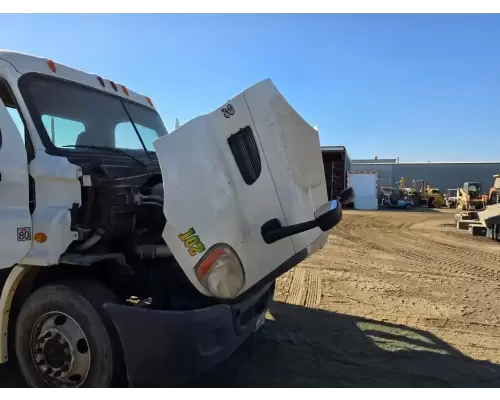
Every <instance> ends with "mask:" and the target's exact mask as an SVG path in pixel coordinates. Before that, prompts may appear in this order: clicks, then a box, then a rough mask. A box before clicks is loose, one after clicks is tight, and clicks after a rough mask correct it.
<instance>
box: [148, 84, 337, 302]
mask: <svg viewBox="0 0 500 400" xmlns="http://www.w3.org/2000/svg"><path fill="white" fill-rule="evenodd" d="M229 103H230V104H231V105H232V106H233V108H234V114H232V115H226V116H225V113H224V112H223V110H222V109H223V108H226V107H227V104H226V105H225V106H222V107H220V108H218V109H216V110H215V111H214V112H212V113H211V114H208V115H204V116H201V117H198V118H195V119H194V120H192V121H190V122H188V123H186V124H184V125H182V126H181V127H180V128H178V129H177V130H175V131H174V132H172V133H171V134H169V135H167V136H164V137H162V138H159V139H157V140H156V141H155V142H154V145H155V148H156V152H157V155H158V158H159V160H160V164H161V168H162V174H163V182H164V187H165V188H167V189H166V190H165V203H164V212H165V215H166V218H167V224H166V227H165V230H164V232H163V237H164V239H165V241H166V242H167V244H168V245H169V247H170V249H171V250H172V252H173V254H174V256H175V258H176V259H177V261H178V262H179V264H180V265H181V267H182V268H183V270H184V272H185V273H186V275H187V276H188V278H189V279H190V280H191V282H192V283H193V285H194V286H195V287H197V288H198V290H200V291H201V292H203V293H207V292H206V291H205V289H204V288H203V287H202V286H201V285H200V284H199V282H198V280H197V278H196V276H195V271H194V267H195V265H196V264H197V262H198V261H199V260H200V258H201V256H202V254H198V255H195V256H190V255H189V253H188V251H187V249H186V248H185V247H184V245H183V243H182V242H181V241H180V240H179V238H178V235H179V234H182V233H184V232H186V231H188V230H189V229H190V228H194V229H195V230H196V233H197V235H199V238H200V239H201V241H202V242H203V243H204V245H205V247H206V248H207V249H208V248H210V247H211V246H213V245H215V244H217V243H227V244H229V245H230V246H232V247H233V249H234V250H235V251H236V252H237V254H238V256H239V257H240V259H241V262H242V264H243V267H244V269H245V275H246V280H245V286H244V287H243V289H242V291H245V290H246V289H248V288H250V287H251V286H253V285H254V284H255V283H256V282H257V281H259V280H260V279H261V278H263V277H264V276H266V275H267V274H269V273H270V272H272V271H273V270H275V269H276V268H277V267H278V266H280V265H281V264H282V263H283V262H284V261H286V260H287V259H289V258H290V257H292V256H293V255H294V254H295V253H297V252H299V251H301V250H302V249H306V248H307V249H308V251H309V252H314V251H316V250H317V249H318V248H321V247H322V246H323V245H324V244H325V243H326V239H327V236H328V233H322V232H321V231H320V230H319V229H315V230H313V231H310V232H305V233H302V234H300V235H296V236H294V237H292V238H285V239H282V240H279V241H277V242H275V243H273V244H266V243H265V242H264V241H263V239H262V234H261V227H262V225H263V224H264V223H265V222H267V221H269V220H270V219H273V218H278V219H279V220H280V221H281V223H282V224H283V225H289V224H293V223H297V222H304V221H308V220H311V219H313V218H314V211H315V210H316V209H317V208H319V207H320V206H321V205H322V204H323V203H325V202H327V193H326V185H325V175H324V170H323V166H322V158H321V151H320V146H319V139H318V133H317V132H316V131H315V130H314V129H313V128H311V126H310V125H308V124H307V123H306V122H305V121H304V120H303V119H302V118H301V117H300V116H299V115H298V114H297V113H296V112H295V111H294V110H293V108H291V107H290V105H289V104H288V103H287V102H286V101H285V99H284V98H283V97H282V96H281V94H280V93H279V92H278V91H277V90H276V88H275V87H274V85H273V84H272V82H271V81H270V80H265V81H263V82H260V83H258V84H256V85H254V86H252V87H251V88H249V89H247V90H246V91H244V92H243V93H241V94H239V95H238V96H236V97H235V98H233V99H232V100H230V102H229ZM247 126H249V127H250V128H251V129H252V132H253V134H254V136H255V137H256V142H257V148H258V151H259V154H260V158H261V162H262V170H261V174H260V176H259V177H258V179H257V180H256V181H255V183H253V184H252V185H247V184H246V183H245V182H244V180H243V179H242V176H241V173H240V171H239V169H238V167H237V165H236V162H235V159H234V158H233V155H232V153H231V151H230V148H229V146H228V142H227V139H228V138H229V137H230V136H231V135H232V134H235V133H237V132H238V131H239V130H240V129H242V128H244V127H247Z"/></svg>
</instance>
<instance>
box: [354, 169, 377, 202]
mask: <svg viewBox="0 0 500 400" xmlns="http://www.w3.org/2000/svg"><path fill="white" fill-rule="evenodd" d="M347 186H349V187H352V188H353V189H354V194H355V198H354V208H355V209H357V210H377V209H378V174H377V173H376V172H373V171H368V172H348V173H347Z"/></svg>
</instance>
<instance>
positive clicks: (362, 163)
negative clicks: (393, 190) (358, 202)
mask: <svg viewBox="0 0 500 400" xmlns="http://www.w3.org/2000/svg"><path fill="white" fill-rule="evenodd" d="M385 161H389V162H385ZM351 170H352V171H377V172H378V174H379V183H380V186H392V187H397V185H398V181H399V180H400V178H401V177H404V178H405V180H406V186H409V185H410V183H411V181H412V180H414V179H415V180H417V179H424V180H426V181H427V182H428V183H429V184H430V185H431V186H432V187H436V188H438V189H439V190H441V192H446V190H447V189H452V188H458V187H461V186H462V185H463V183H464V182H473V181H476V182H477V181H480V182H482V184H483V193H488V190H489V188H490V187H491V186H492V185H493V175H495V174H500V162H421V163H399V162H397V159H392V160H352V162H351Z"/></svg>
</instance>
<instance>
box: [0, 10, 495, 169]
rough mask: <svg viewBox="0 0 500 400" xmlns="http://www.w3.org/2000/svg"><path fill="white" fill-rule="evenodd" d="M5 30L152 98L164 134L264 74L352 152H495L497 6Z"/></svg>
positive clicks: (14, 25) (3, 23) (135, 19)
mask: <svg viewBox="0 0 500 400" xmlns="http://www.w3.org/2000/svg"><path fill="white" fill-rule="evenodd" d="M0 37H1V38H2V46H3V47H4V48H7V49H11V50H17V51H23V52H27V53H31V54H35V55H40V56H45V57H49V58H52V59H54V60H55V61H58V62H62V63H65V64H68V65H71V66H73V67H76V68H79V69H83V70H85V71H88V72H92V73H96V74H100V75H102V76H105V77H107V78H109V79H113V80H115V81H117V82H120V83H123V84H125V85H127V86H128V87H130V88H132V89H134V90H136V91H138V92H140V93H143V94H145V95H148V96H150V97H151V98H152V100H153V102H154V103H155V105H156V106H157V108H158V110H159V112H160V114H161V115H162V118H163V120H164V122H165V124H166V125H167V128H168V129H169V130H172V128H173V124H174V120H175V118H176V117H177V118H179V120H180V121H181V123H183V122H186V121H187V120H189V119H191V118H193V117H195V116H197V115H199V114H202V113H206V112H209V111H212V110H213V109H214V108H215V107H217V106H218V105H219V104H220V103H223V102H224V101H226V100H227V99H229V98H230V97H232V96H234V95H235V94H237V93H239V92H240V91H241V90H243V89H245V88H246V87H248V86H250V85H252V84H253V83H255V82H256V81H258V80H261V79H263V78H267V77H269V78H271V79H273V81H274V82H275V84H276V85H277V87H278V89H279V90H280V91H281V92H282V93H283V94H284V95H285V97H286V98H287V99H288V100H289V102H290V103H291V104H292V105H293V106H294V107H295V108H296V109H297V110H298V111H299V113H301V114H302V115H303V117H304V118H305V119H306V120H307V121H308V122H310V123H311V124H317V125H318V127H319V130H320V136H321V142H322V144H323V145H344V146H346V147H347V148H348V151H349V153H350V155H351V157H352V158H365V157H366V158H370V157H373V156H375V155H378V156H379V157H398V156H399V157H400V159H401V161H439V160H443V161H462V160H463V161H486V160H499V159H500V154H498V153H499V150H500V16H497V15H459V14H457V15H411V14H409V15H383V14H381V15H375V14H374V15H0Z"/></svg>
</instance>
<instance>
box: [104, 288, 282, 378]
mask: <svg viewBox="0 0 500 400" xmlns="http://www.w3.org/2000/svg"><path fill="white" fill-rule="evenodd" d="M274 286H275V285H274V282H271V283H268V284H267V285H265V286H263V287H262V288H261V289H260V290H258V291H256V292H255V293H252V294H251V295H249V296H248V297H245V298H244V299H242V300H240V301H238V303H235V304H230V305H229V304H219V305H216V306H212V307H208V308H203V309H199V310H190V311H164V310H147V309H142V308H135V307H131V306H124V305H119V304H112V303H107V304H105V305H104V308H105V309H106V311H107V312H108V314H109V316H110V318H111V320H112V322H113V324H114V326H115V327H116V330H117V332H118V336H119V338H120V341H121V345H122V349H123V356H124V359H125V365H126V371H127V378H128V383H129V385H130V386H131V387H138V386H139V387H140V386H164V385H172V384H176V383H180V382H182V381H185V380H186V379H188V378H192V377H193V376H195V375H197V374H199V373H201V372H204V371H206V370H208V369H210V368H212V367H214V366H215V365H217V364H219V363H220V362H222V361H224V360H225V359H227V358H228V357H229V356H230V355H231V354H232V353H233V352H234V351H235V350H236V349H237V348H238V347H239V346H240V345H241V344H242V343H243V342H244V341H245V340H246V339H247V338H248V337H249V336H250V335H251V334H252V333H253V332H254V331H255V328H256V324H257V320H258V319H259V317H260V316H262V314H263V313H264V312H266V311H267V309H268V308H269V305H270V302H271V301H272V298H273V295H274Z"/></svg>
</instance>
